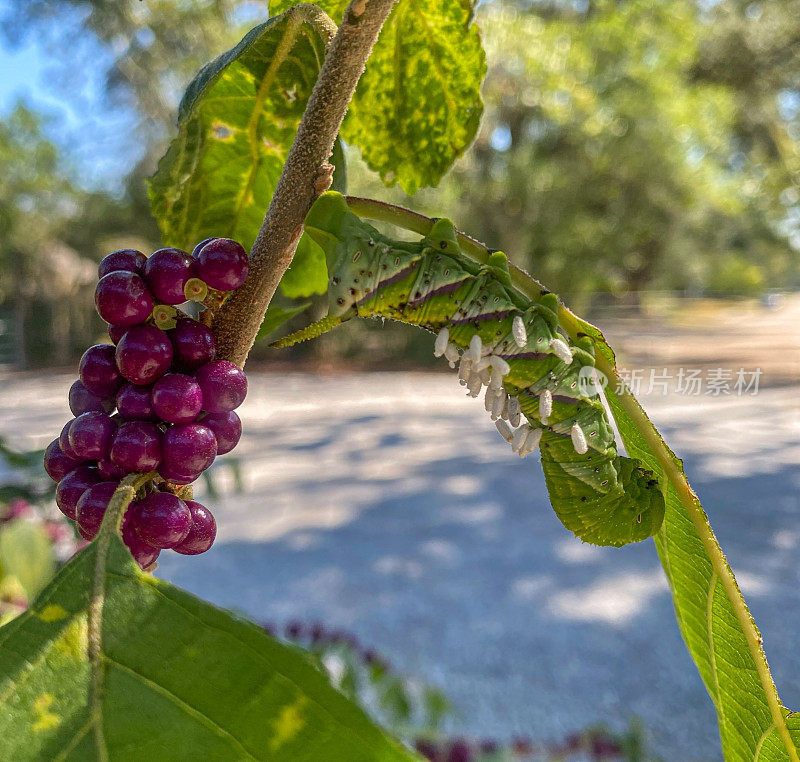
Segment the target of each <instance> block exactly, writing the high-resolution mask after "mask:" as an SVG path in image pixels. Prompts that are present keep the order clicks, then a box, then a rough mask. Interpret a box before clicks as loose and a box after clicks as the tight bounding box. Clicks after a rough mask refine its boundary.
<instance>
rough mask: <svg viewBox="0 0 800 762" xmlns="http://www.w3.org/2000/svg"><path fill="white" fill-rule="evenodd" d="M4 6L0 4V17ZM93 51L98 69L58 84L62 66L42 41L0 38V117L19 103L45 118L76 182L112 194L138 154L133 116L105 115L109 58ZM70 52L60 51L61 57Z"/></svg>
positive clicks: (123, 113) (121, 112)
mask: <svg viewBox="0 0 800 762" xmlns="http://www.w3.org/2000/svg"><path fill="white" fill-rule="evenodd" d="M8 7H9V5H8V3H7V2H4V1H3V0H0V14H3V13H4V12H6V11H7V9H8ZM82 44H91V42H90V41H89V40H82ZM96 48H97V49H96V50H93V51H92V55H93V58H94V60H95V62H96V63H97V64H98V66H97V68H95V69H94V71H92V72H87V71H85V69H84V68H82V67H76V68H75V70H74V72H70V73H69V76H70V79H69V82H68V83H65V82H63V81H60V79H59V77H62V76H63V73H64V70H63V62H61V61H56V60H55V59H54V58H53V57H52V54H51V53H50V52H49V50H48V49H47V48H46V46H45V44H44V43H43V42H41V41H37V39H36V38H34V37H33V36H32V35H31V36H30V37H29V39H27V40H25V41H24V42H23V43H22V44H20V45H19V46H12V45H10V44H9V43H8V41H7V40H5V39H3V37H0V117H1V116H2V115H5V114H7V113H8V111H9V110H10V109H12V108H13V107H14V104H15V103H16V102H17V101H18V100H22V101H24V102H25V104H26V105H27V106H28V107H29V108H32V109H34V110H36V111H39V112H41V113H43V114H45V115H46V116H47V117H48V121H47V133H48V135H49V137H50V138H51V139H52V140H54V141H55V142H56V143H58V144H59V145H60V146H61V147H62V148H63V150H64V153H65V155H66V157H67V158H68V160H69V162H70V163H71V164H72V165H73V166H74V168H75V173H76V175H77V177H78V179H79V180H80V181H81V182H82V183H83V184H85V185H86V186H88V187H98V186H99V187H105V188H110V189H114V187H115V186H116V184H117V180H118V178H120V177H121V176H122V175H124V173H125V172H126V170H127V169H129V168H130V166H131V165H132V164H133V163H134V162H135V161H136V159H137V158H138V155H139V151H138V150H137V143H136V135H135V115H134V114H133V113H132V112H130V111H128V110H126V109H124V108H122V107H115V108H113V109H111V110H109V107H108V103H107V101H106V100H105V98H104V94H103V76H104V71H105V69H106V67H107V66H108V63H109V62H110V59H109V57H108V55H107V54H106V53H105V51H103V50H102V49H101V48H100V46H99V45H97V46H96ZM68 50H69V48H59V52H60V53H62V52H65V51H66V52H68ZM56 72H58V75H59V76H55V74H56Z"/></svg>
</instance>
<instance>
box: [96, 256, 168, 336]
mask: <svg viewBox="0 0 800 762" xmlns="http://www.w3.org/2000/svg"><path fill="white" fill-rule="evenodd" d="M94 303H95V306H96V307H97V312H98V313H99V314H100V317H101V318H103V320H105V321H106V323H112V324H113V325H118V326H131V325H139V323H144V321H145V320H147V318H149V317H150V315H151V313H152V312H153V307H154V306H155V305H154V304H153V297H152V296H151V295H150V292H149V291H148V290H147V285H146V284H145V282H144V280H142V278H141V277H140V276H139V275H137V274H136V273H132V272H127V271H126V270H115V271H114V272H111V273H109V274H108V275H104V276H103V277H102V278H100V280H99V282H98V283H97V288H96V289H95V292H94Z"/></svg>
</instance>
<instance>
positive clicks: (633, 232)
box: [426, 0, 798, 293]
mask: <svg viewBox="0 0 800 762" xmlns="http://www.w3.org/2000/svg"><path fill="white" fill-rule="evenodd" d="M535 7H536V6H535ZM481 22H482V26H483V29H484V31H485V37H486V44H487V48H488V54H489V60H490V62H492V66H491V68H490V72H489V76H488V78H487V81H486V84H485V86H484V96H485V98H486V100H487V105H488V108H487V113H486V116H485V118H484V122H483V125H482V129H481V133H480V136H479V138H478V141H477V142H476V145H475V146H474V148H473V150H472V151H471V152H470V154H469V155H468V156H467V157H466V158H465V159H464V160H463V161H462V162H460V163H459V165H458V166H457V168H456V171H455V172H454V173H453V174H452V175H451V176H450V177H449V178H448V179H447V180H446V181H445V182H444V183H443V186H442V192H443V193H444V194H445V195H446V196H448V197H449V198H450V199H451V200H452V203H453V204H454V205H455V208H456V212H455V214H456V218H457V219H461V220H469V221H470V231H471V232H472V233H474V234H477V235H478V236H479V237H482V238H483V239H484V240H487V241H490V242H491V243H492V245H494V246H498V247H500V248H503V249H505V250H507V251H509V252H511V254H512V256H517V257H518V258H520V259H521V264H523V265H524V266H527V267H528V268H530V270H531V271H532V272H534V273H535V274H536V275H537V277H540V278H541V279H543V280H544V281H545V282H546V283H547V284H548V285H549V286H551V287H553V288H554V289H557V290H560V291H562V292H565V293H580V292H587V291H593V290H610V291H612V292H617V293H626V292H636V291H638V290H639V289H642V288H644V287H646V286H654V285H657V286H663V287H671V288H675V287H677V288H686V287H690V286H691V287H698V286H699V287H711V286H714V285H715V277H714V276H715V272H716V271H717V269H718V268H719V267H723V269H725V270H726V272H727V273H728V275H726V277H725V279H724V281H725V283H726V287H730V286H731V285H734V284H736V281H735V278H734V279H732V278H731V276H730V274H731V273H733V272H735V271H736V268H735V267H732V266H731V263H732V262H736V261H739V260H743V261H745V262H746V263H752V264H753V265H754V266H755V267H756V268H757V269H759V271H760V273H759V277H758V278H757V280H760V281H762V282H763V283H770V284H773V285H778V284H780V285H785V284H786V282H787V280H788V279H789V278H790V277H792V276H794V277H796V274H797V272H798V269H797V264H796V257H794V256H793V253H792V252H791V251H790V250H789V247H788V245H787V242H786V239H785V237H783V236H781V235H780V234H779V231H778V229H777V224H778V221H779V220H778V216H777V208H776V205H775V200H776V199H777V198H778V195H779V193H780V191H781V190H784V189H785V188H786V185H785V182H784V184H781V183H779V182H776V183H770V182H767V180H766V177H767V176H768V175H769V174H770V173H773V172H774V173H776V174H777V173H779V172H783V173H784V181H787V180H788V178H787V176H786V174H785V171H786V167H785V166H784V160H783V158H782V157H781V156H780V155H778V154H777V153H773V154H772V155H771V156H767V155H766V154H765V152H763V151H757V150H756V149H755V146H742V145H741V144H740V142H739V141H738V139H737V138H738V133H737V130H736V126H737V114H738V111H737V107H736V106H737V98H736V93H735V92H733V91H732V88H731V86H730V84H729V83H725V82H711V81H708V80H707V79H700V78H698V77H697V76H692V74H693V70H694V67H695V66H696V65H697V62H698V59H699V55H700V52H699V48H700V45H701V43H702V41H703V39H704V35H705V34H706V33H708V32H709V28H708V27H707V25H706V24H705V23H704V22H703V21H702V19H701V18H700V15H699V12H698V10H697V8H696V6H695V5H694V4H693V3H691V2H687V1H685V0H671V1H669V2H663V3H653V2H650V0H633V1H632V2H626V3H617V2H612V1H611V0H597V1H596V2H593V3H592V4H591V6H590V7H589V9H588V10H587V11H586V12H585V13H580V12H576V11H575V10H574V9H572V8H569V9H567V10H559V9H558V7H556V6H547V8H546V10H544V11H543V12H542V13H540V14H537V13H533V12H528V13H521V12H519V11H518V10H516V9H515V8H513V7H509V6H505V7H502V6H498V5H496V4H492V5H491V6H488V7H487V8H486V10H485V11H484V13H483V15H482V17H481ZM771 65H773V64H772V62H770V61H768V60H766V59H765V60H763V61H762V62H761V66H762V68H763V69H764V70H765V72H767V71H768V70H769V68H770V66H771ZM765 76H767V74H766V73H765ZM770 126H771V128H772V129H778V128H779V127H780V129H784V128H783V126H780V125H779V123H778V120H777V119H775V118H773V119H772V121H771V122H770ZM790 142H791V141H790ZM426 200H427V199H426ZM739 269H740V270H741V271H742V272H746V273H747V277H746V278H745V279H744V280H743V282H742V284H741V285H742V286H747V287H748V288H749V287H752V283H753V273H752V271H751V270H750V269H749V268H748V267H744V268H739Z"/></svg>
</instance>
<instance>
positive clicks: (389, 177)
mask: <svg viewBox="0 0 800 762" xmlns="http://www.w3.org/2000/svg"><path fill="white" fill-rule="evenodd" d="M289 5H291V2H290V0H281V1H280V2H278V3H277V9H278V10H283V9H285V8H287V7H289ZM318 5H320V7H322V8H323V9H324V10H325V11H326V12H327V13H328V15H329V16H330V17H331V18H332V19H333V20H334V21H336V22H337V23H338V22H339V21H340V20H341V18H342V15H343V13H344V9H345V8H346V7H347V3H345V2H342V0H322V1H321V2H319V3H318ZM485 74H486V62H485V56H484V52H483V47H482V45H481V39H480V33H479V31H478V28H477V26H475V25H474V24H473V23H472V3H471V2H469V0H430V2H425V3H423V2H418V0H404V1H403V2H400V3H397V5H396V6H395V7H394V9H393V10H392V13H391V14H390V16H389V18H388V20H387V22H386V24H385V25H384V27H383V30H382V31H381V34H380V37H379V38H378V42H377V43H376V45H375V49H374V50H373V52H372V55H371V56H370V59H369V61H368V63H367V68H366V71H365V73H364V75H363V76H362V78H361V81H360V82H359V84H358V89H357V90H356V95H355V97H354V99H353V102H352V103H351V104H350V111H349V113H348V116H347V118H346V119H345V123H344V126H343V128H342V136H343V137H344V139H345V140H346V141H347V142H348V143H352V144H353V145H356V146H358V147H359V148H360V149H361V153H362V155H363V157H364V159H365V160H366V162H367V164H368V165H369V166H370V167H371V168H372V169H374V170H375V171H376V172H378V173H379V174H380V176H381V177H382V178H383V180H384V181H385V182H386V183H387V184H390V185H391V184H394V183H397V184H398V185H400V187H401V188H403V190H405V191H406V192H407V193H415V192H416V190H417V189H418V188H421V187H424V186H428V185H436V184H437V183H438V182H439V180H440V179H441V177H442V175H444V173H445V172H447V170H448V169H449V168H450V166H451V165H452V163H453V162H454V161H455V159H457V158H458V157H459V156H460V155H461V154H462V153H463V152H464V150H465V149H466V148H467V146H469V144H470V143H471V142H472V140H473V138H474V137H475V133H476V132H477V129H478V122H479V121H480V117H481V113H482V110H483V103H482V101H481V97H480V86H481V82H482V81H483V77H484V75H485Z"/></svg>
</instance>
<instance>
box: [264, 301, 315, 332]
mask: <svg viewBox="0 0 800 762" xmlns="http://www.w3.org/2000/svg"><path fill="white" fill-rule="evenodd" d="M310 306H311V302H302V303H301V304H298V305H296V306H293V307H279V306H278V305H276V304H271V305H270V306H269V308H268V309H267V314H266V315H264V320H263V321H262V323H261V327H260V328H259V329H258V335H257V336H256V341H258V340H259V339H263V338H266V337H267V336H269V335H270V334H271V333H273V332H274V331H277V330H278V328H280V327H281V326H282V325H283V324H284V323H286V322H288V321H289V320H291V319H292V318H293V317H294V316H295V315H299V314H300V313H301V312H302V311H303V310H305V309H308V308H309V307H310Z"/></svg>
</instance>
